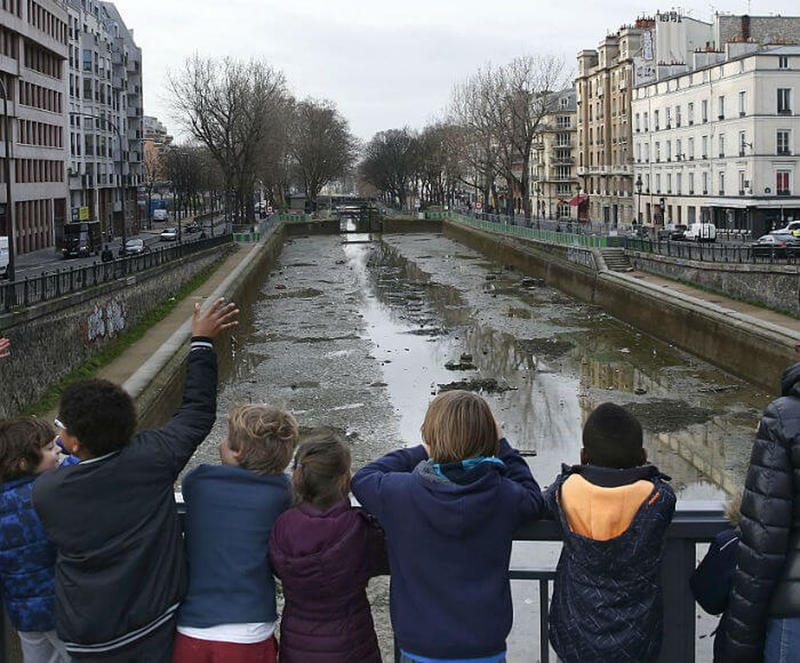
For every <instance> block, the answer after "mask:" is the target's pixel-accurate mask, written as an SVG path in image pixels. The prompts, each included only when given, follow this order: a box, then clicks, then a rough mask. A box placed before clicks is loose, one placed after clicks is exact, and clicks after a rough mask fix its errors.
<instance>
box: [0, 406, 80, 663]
mask: <svg viewBox="0 0 800 663" xmlns="http://www.w3.org/2000/svg"><path fill="white" fill-rule="evenodd" d="M57 464H58V450H57V447H56V444H55V431H54V430H53V429H52V428H51V427H50V426H49V425H48V424H46V423H45V422H43V421H41V420H38V419H33V418H26V419H16V420H13V421H5V422H2V423H0V481H2V486H0V593H2V596H3V601H4V603H5V606H6V611H7V612H8V616H9V619H10V620H11V623H12V624H13V626H14V628H15V629H17V632H18V633H19V638H20V642H21V645H22V654H23V657H24V662H25V663H57V662H62V661H69V657H68V656H67V654H66V651H65V649H64V645H63V644H62V642H61V641H60V640H59V639H58V636H57V635H56V633H55V612H54V607H55V606H54V600H55V599H54V573H55V572H54V567H55V561H56V549H55V546H53V545H52V544H51V543H50V542H49V541H48V540H47V537H46V536H45V533H44V529H43V528H42V523H41V521H40V520H39V517H38V516H37V515H36V512H35V511H34V509H33V505H32V503H31V490H32V488H33V482H34V481H35V480H36V478H37V477H38V476H39V475H40V474H42V473H43V472H46V471H48V470H52V469H55V467H56V466H57Z"/></svg>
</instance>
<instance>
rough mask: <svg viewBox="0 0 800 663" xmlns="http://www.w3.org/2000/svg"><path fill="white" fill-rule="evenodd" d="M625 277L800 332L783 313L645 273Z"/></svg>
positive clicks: (793, 320)
mask: <svg viewBox="0 0 800 663" xmlns="http://www.w3.org/2000/svg"><path fill="white" fill-rule="evenodd" d="M625 276H628V277H630V278H634V279H637V280H639V281H643V282H645V283H649V284H650V285H653V286H656V287H659V288H662V289H663V290H665V291H667V292H680V293H682V294H684V295H689V296H690V297H694V298H696V299H700V300H702V301H706V302H708V303H709V304H716V305H717V306H721V307H723V308H726V309H730V310H732V311H736V312H737V313H742V314H744V315H749V316H750V317H752V318H756V319H757V320H762V321H764V322H769V323H771V324H773V325H777V326H779V327H785V328H787V329H789V330H791V331H793V332H795V333H797V332H800V320H797V319H796V318H793V317H791V316H788V315H784V314H783V313H778V312H776V311H771V310H770V309H767V308H762V307H760V306H755V305H753V304H747V303H745V302H741V301H738V300H736V299H731V298H730V297H726V296H725V295H719V294H717V293H714V292H706V291H705V290H700V289H699V288H694V287H692V286H690V285H686V284H684V283H680V282H678V281H673V280H671V279H667V278H662V277H660V276H656V275H654V274H648V273H647V272H638V271H636V272H628V273H627V274H626V275H625Z"/></svg>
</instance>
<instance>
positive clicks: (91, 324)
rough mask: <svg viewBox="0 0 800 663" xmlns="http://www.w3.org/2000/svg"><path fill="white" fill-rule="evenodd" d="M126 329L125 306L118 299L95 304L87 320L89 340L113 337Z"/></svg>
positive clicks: (87, 336)
mask: <svg viewBox="0 0 800 663" xmlns="http://www.w3.org/2000/svg"><path fill="white" fill-rule="evenodd" d="M123 329H125V308H124V307H123V305H122V304H121V303H120V302H118V301H117V300H116V299H111V300H109V301H107V302H106V303H105V304H99V305H98V304H95V305H94V310H93V311H92V313H91V314H90V315H89V318H88V319H87V321H86V338H87V339H88V341H89V342H92V341H96V340H98V339H101V338H112V337H114V336H116V334H118V333H119V332H121V331H122V330H123Z"/></svg>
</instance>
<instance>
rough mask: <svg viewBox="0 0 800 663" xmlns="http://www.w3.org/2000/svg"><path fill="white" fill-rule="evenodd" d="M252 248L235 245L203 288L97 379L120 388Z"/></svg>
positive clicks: (193, 293) (191, 295)
mask: <svg viewBox="0 0 800 663" xmlns="http://www.w3.org/2000/svg"><path fill="white" fill-rule="evenodd" d="M255 246H256V245H255V244H250V245H237V250H236V251H235V252H234V253H232V254H231V255H230V256H228V258H227V259H226V260H225V262H223V263H222V264H221V265H220V266H219V267H217V269H216V270H215V271H214V273H213V274H212V275H211V278H209V279H208V280H207V281H206V282H205V283H203V285H201V286H200V287H199V288H197V290H195V291H194V292H192V293H190V294H189V295H188V296H187V297H185V298H184V299H183V300H182V301H180V302H179V303H178V305H177V306H176V307H175V309H174V310H173V311H172V312H171V313H170V314H169V315H168V316H167V317H166V318H164V319H163V320H161V322H158V323H156V324H155V325H154V326H153V327H151V328H150V329H148V330H147V332H146V333H145V335H144V336H143V337H142V338H140V339H139V340H138V341H137V342H136V343H134V344H133V345H132V346H131V347H129V348H128V349H127V350H125V352H124V353H122V355H120V356H119V357H117V358H116V359H115V360H114V361H112V362H111V363H110V364H108V365H107V366H105V367H104V368H102V369H100V370H99V371H98V372H97V376H96V377H98V378H103V379H105V380H110V381H111V382H114V383H115V384H123V383H124V382H125V381H126V380H127V379H128V378H129V377H131V376H132V375H133V374H134V373H135V372H136V371H137V370H138V369H139V368H140V367H141V366H142V364H144V363H145V361H147V360H148V359H149V358H150V356H151V355H152V354H153V352H154V351H155V350H156V349H158V348H159V347H161V345H162V344H163V343H164V342H165V341H166V340H167V339H168V338H169V337H170V336H172V334H173V332H175V330H176V329H178V328H179V327H180V326H181V325H182V324H183V323H184V322H186V320H187V319H188V318H190V317H191V316H192V312H193V311H194V304H195V302H197V301H199V302H202V301H203V300H204V299H206V298H207V297H208V296H209V295H210V294H211V293H213V292H214V290H215V289H216V288H217V286H219V284H220V283H222V282H223V281H224V280H225V278H226V277H227V276H228V274H230V273H231V272H232V271H233V270H234V269H235V268H236V267H237V266H238V265H239V263H241V262H242V261H243V260H244V259H245V258H246V257H247V255H248V254H249V253H250V252H251V251H252V250H254V248H255Z"/></svg>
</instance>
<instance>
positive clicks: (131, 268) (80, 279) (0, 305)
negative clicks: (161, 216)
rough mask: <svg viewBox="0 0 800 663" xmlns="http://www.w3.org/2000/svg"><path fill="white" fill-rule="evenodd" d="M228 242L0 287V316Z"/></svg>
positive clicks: (194, 243)
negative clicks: (18, 308)
mask: <svg viewBox="0 0 800 663" xmlns="http://www.w3.org/2000/svg"><path fill="white" fill-rule="evenodd" d="M231 241H232V236H231V235H230V234H223V235H218V236H216V237H208V238H204V239H194V240H190V241H183V242H175V243H172V244H170V245H169V246H163V247H161V246H159V247H158V248H155V249H149V250H147V251H145V252H144V253H139V254H137V255H129V256H125V257H124V258H115V259H114V260H111V261H109V262H100V261H95V262H93V263H92V264H91V265H82V266H77V267H73V266H70V267H67V268H64V269H62V270H60V271H55V272H53V271H50V272H46V273H42V274H41V275H40V276H33V277H29V276H26V277H25V278H24V279H18V280H16V281H14V282H11V283H0V313H8V312H10V311H12V310H14V309H15V308H17V307H26V306H31V305H34V304H40V303H42V302H46V301H48V300H51V299H57V298H59V297H63V296H64V295H68V294H71V293H74V292H79V291H81V290H84V289H85V288H91V287H92V286H96V285H100V284H102V283H109V282H111V281H117V280H119V279H124V278H127V277H128V276H131V275H132V274H138V273H140V272H144V271H146V270H148V269H152V268H153V267H158V266H159V265H163V264H165V263H168V262H171V261H173V260H177V259H179V258H183V257H184V256H188V255H191V254H193V253H197V252H199V251H205V250H207V249H211V248H214V247H216V246H222V245H224V244H228V243H230V242H231Z"/></svg>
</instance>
